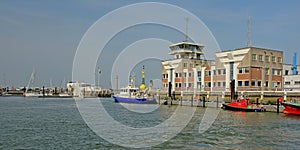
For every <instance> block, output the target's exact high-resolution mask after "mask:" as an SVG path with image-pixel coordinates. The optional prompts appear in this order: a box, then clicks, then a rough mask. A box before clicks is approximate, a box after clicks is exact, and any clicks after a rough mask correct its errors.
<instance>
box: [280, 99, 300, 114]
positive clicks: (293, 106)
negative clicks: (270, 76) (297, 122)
mask: <svg viewBox="0 0 300 150" xmlns="http://www.w3.org/2000/svg"><path fill="white" fill-rule="evenodd" d="M281 104H282V105H283V106H284V109H283V110H282V112H283V113H285V114H291V115H300V103H295V102H282V103H281Z"/></svg>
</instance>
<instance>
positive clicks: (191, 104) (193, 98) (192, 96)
mask: <svg viewBox="0 0 300 150" xmlns="http://www.w3.org/2000/svg"><path fill="white" fill-rule="evenodd" d="M193 101H194V97H193V96H192V100H191V107H193Z"/></svg>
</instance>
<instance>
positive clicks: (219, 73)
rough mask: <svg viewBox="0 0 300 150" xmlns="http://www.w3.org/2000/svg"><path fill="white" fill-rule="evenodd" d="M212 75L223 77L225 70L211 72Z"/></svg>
mask: <svg viewBox="0 0 300 150" xmlns="http://www.w3.org/2000/svg"><path fill="white" fill-rule="evenodd" d="M213 74H214V75H224V74H226V69H217V70H213Z"/></svg>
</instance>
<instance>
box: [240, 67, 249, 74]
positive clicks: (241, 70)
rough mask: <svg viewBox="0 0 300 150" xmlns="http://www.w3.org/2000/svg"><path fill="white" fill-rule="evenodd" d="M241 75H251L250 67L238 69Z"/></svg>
mask: <svg viewBox="0 0 300 150" xmlns="http://www.w3.org/2000/svg"><path fill="white" fill-rule="evenodd" d="M238 70H239V73H249V67H241V68H238Z"/></svg>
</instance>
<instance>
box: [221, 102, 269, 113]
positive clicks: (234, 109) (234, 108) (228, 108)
mask: <svg viewBox="0 0 300 150" xmlns="http://www.w3.org/2000/svg"><path fill="white" fill-rule="evenodd" d="M222 108H223V109H224V110H233V111H244V112H264V111H265V109H264V108H243V107H234V106H229V105H227V104H223V106H222Z"/></svg>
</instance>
